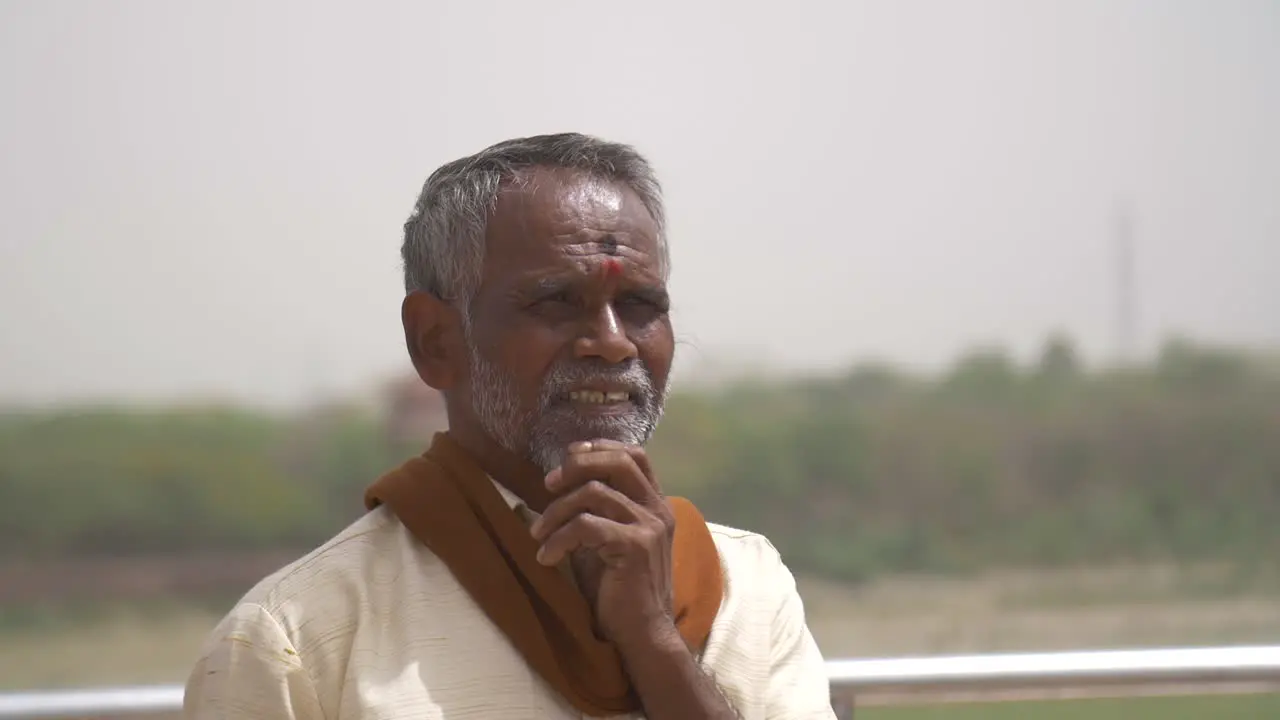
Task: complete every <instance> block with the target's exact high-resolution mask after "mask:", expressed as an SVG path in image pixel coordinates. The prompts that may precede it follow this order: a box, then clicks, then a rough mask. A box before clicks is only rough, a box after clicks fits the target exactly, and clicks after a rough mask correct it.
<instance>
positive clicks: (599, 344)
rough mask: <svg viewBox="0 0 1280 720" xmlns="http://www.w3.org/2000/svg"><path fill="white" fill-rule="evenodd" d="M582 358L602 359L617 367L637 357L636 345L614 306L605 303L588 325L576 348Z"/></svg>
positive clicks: (577, 353)
mask: <svg viewBox="0 0 1280 720" xmlns="http://www.w3.org/2000/svg"><path fill="white" fill-rule="evenodd" d="M575 351H576V355H577V356H578V357H580V358H588V357H594V358H600V359H601V360H604V361H605V362H607V363H610V364H613V365H617V364H619V363H623V362H626V361H628V360H631V359H633V358H635V357H636V356H637V354H638V353H637V351H636V345H635V343H633V342H631V338H629V337H627V333H626V329H625V328H623V327H622V323H620V322H619V321H618V313H617V312H616V311H615V310H614V308H613V305H612V304H609V303H605V304H604V305H602V306H601V307H600V309H599V310H597V311H596V312H595V314H594V315H593V316H592V318H591V319H590V321H589V322H588V323H587V328H586V331H585V332H584V333H583V334H582V336H581V337H579V338H578V342H577V344H576V346H575Z"/></svg>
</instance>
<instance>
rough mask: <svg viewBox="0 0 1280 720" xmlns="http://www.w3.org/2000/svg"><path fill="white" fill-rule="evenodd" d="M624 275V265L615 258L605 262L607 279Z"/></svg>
mask: <svg viewBox="0 0 1280 720" xmlns="http://www.w3.org/2000/svg"><path fill="white" fill-rule="evenodd" d="M621 274H622V263H620V262H618V261H617V260H615V259H613V258H609V259H607V260H605V261H604V275H605V277H617V276H619V275H621Z"/></svg>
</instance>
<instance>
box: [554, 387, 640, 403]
mask: <svg viewBox="0 0 1280 720" xmlns="http://www.w3.org/2000/svg"><path fill="white" fill-rule="evenodd" d="M569 401H570V402H574V403H582V404H584V405H618V404H621V403H627V402H632V400H631V393H628V392H625V391H620V390H611V391H603V390H571V391H569Z"/></svg>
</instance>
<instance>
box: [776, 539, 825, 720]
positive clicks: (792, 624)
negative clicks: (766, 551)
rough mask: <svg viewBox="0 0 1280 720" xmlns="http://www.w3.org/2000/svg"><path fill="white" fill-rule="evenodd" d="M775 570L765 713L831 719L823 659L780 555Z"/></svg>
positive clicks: (780, 718)
mask: <svg viewBox="0 0 1280 720" xmlns="http://www.w3.org/2000/svg"><path fill="white" fill-rule="evenodd" d="M775 552H776V551H775ZM775 572H776V577H775V582H776V587H777V588H778V589H779V591H780V594H781V597H780V602H779V605H778V612H777V614H776V615H775V616H774V620H773V643H772V652H771V655H770V665H769V690H768V710H767V717H768V718H769V720H819V719H821V720H835V717H836V715H835V711H834V710H833V709H832V706H831V683H830V681H829V680H828V678H827V666H826V662H825V661H824V660H823V659H822V653H821V652H820V651H819V650H818V643H817V642H816V641H815V640H814V639H813V635H812V633H810V632H809V626H808V624H807V623H806V622H805V615H804V603H803V602H802V601H801V599H800V593H799V592H798V591H797V590H796V581H795V577H794V576H793V575H792V574H791V571H790V570H788V569H787V567H786V565H784V564H783V563H782V560H781V558H779V559H778V564H777V567H776V569H775Z"/></svg>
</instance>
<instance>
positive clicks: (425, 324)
mask: <svg viewBox="0 0 1280 720" xmlns="http://www.w3.org/2000/svg"><path fill="white" fill-rule="evenodd" d="M460 320H461V318H460V317H459V316H458V311H457V310H456V309H454V308H453V307H452V306H450V305H449V304H448V303H446V302H444V301H443V300H441V299H440V298H438V297H436V296H435V295H432V294H431V293H428V292H421V291H415V292H411V293H409V294H408V295H406V296H405V298H404V302H403V303H402V304H401V305H400V321H401V323H402V324H403V325H404V342H405V346H406V347H407V348H408V350H409V359H410V360H412V361H413V367H414V369H416V370H417V371H418V377H420V378H422V381H423V382H425V383H426V384H427V385H429V386H431V387H433V388H435V389H436V390H439V391H441V392H445V391H447V390H450V389H451V388H453V386H454V385H456V384H457V383H458V382H460V381H461V380H462V368H463V367H464V366H465V364H466V355H465V348H464V347H463V342H462V327H461V323H460Z"/></svg>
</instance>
